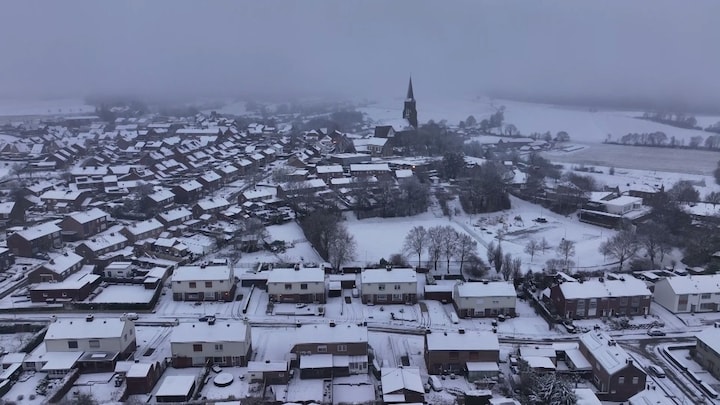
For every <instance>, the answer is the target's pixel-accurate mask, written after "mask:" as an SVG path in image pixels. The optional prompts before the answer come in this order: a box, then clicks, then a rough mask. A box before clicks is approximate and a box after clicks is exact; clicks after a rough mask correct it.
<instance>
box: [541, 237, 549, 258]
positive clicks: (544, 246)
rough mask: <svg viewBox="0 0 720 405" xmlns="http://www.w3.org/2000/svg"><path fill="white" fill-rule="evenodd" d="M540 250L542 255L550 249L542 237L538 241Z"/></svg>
mask: <svg viewBox="0 0 720 405" xmlns="http://www.w3.org/2000/svg"><path fill="white" fill-rule="evenodd" d="M539 245H540V250H542V252H543V254H545V251H546V250H548V249H550V247H551V246H550V243H548V241H547V239H545V237H544V236H543V238H542V239H540V243H539Z"/></svg>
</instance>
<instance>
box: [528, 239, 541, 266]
mask: <svg viewBox="0 0 720 405" xmlns="http://www.w3.org/2000/svg"><path fill="white" fill-rule="evenodd" d="M538 250H540V244H539V243H538V241H537V240H535V239H530V240H529V241H528V242H527V243H526V244H525V253H527V254H529V255H530V261H532V260H533V259H534V258H535V252H537V251H538Z"/></svg>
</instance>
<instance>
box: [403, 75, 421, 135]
mask: <svg viewBox="0 0 720 405" xmlns="http://www.w3.org/2000/svg"><path fill="white" fill-rule="evenodd" d="M403 118H405V119H406V120H408V123H409V124H410V125H411V126H412V127H413V128H415V129H417V127H418V119H417V108H416V106H415V93H413V88H412V76H410V83H408V90H407V97H406V98H405V106H404V108H403Z"/></svg>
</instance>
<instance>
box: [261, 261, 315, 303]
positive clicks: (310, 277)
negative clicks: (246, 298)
mask: <svg viewBox="0 0 720 405" xmlns="http://www.w3.org/2000/svg"><path fill="white" fill-rule="evenodd" d="M267 291H268V295H269V296H270V300H271V301H275V302H319V303H325V272H324V271H323V269H321V268H319V267H302V266H300V265H296V266H295V267H294V268H276V269H272V270H270V274H268V280H267Z"/></svg>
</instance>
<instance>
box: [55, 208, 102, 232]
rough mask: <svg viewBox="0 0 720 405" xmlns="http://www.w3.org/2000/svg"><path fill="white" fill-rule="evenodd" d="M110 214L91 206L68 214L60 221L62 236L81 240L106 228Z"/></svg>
mask: <svg viewBox="0 0 720 405" xmlns="http://www.w3.org/2000/svg"><path fill="white" fill-rule="evenodd" d="M109 222H110V215H109V214H108V213H107V212H105V211H103V210H101V209H99V208H93V209H91V210H88V211H84V212H74V213H72V214H69V215H68V216H66V217H65V219H63V220H62V221H61V222H60V228H61V229H62V234H63V237H64V238H66V239H68V240H81V239H87V238H88V237H90V236H92V235H95V234H98V233H100V232H102V231H104V230H105V229H107V228H108V224H109Z"/></svg>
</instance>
